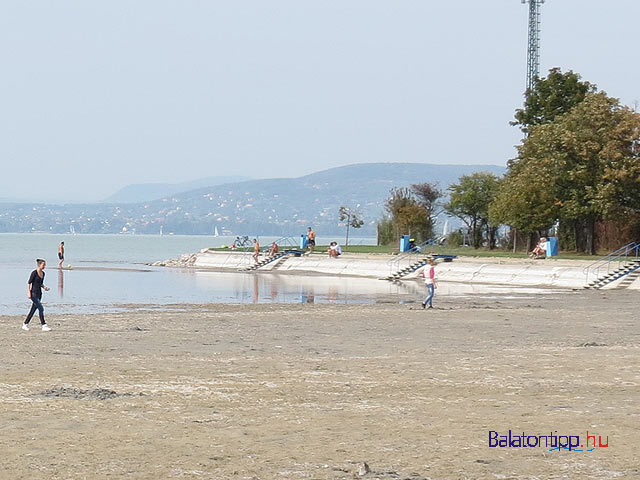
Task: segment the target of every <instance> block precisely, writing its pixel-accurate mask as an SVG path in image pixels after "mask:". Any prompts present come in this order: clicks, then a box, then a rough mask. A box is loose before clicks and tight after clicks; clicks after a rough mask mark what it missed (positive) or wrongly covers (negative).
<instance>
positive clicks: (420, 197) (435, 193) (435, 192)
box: [411, 182, 442, 232]
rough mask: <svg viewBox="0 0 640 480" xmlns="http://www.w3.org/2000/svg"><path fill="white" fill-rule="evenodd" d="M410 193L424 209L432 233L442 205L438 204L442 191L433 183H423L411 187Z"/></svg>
mask: <svg viewBox="0 0 640 480" xmlns="http://www.w3.org/2000/svg"><path fill="white" fill-rule="evenodd" d="M411 192H412V193H413V195H414V198H415V199H416V200H417V202H418V204H420V205H421V206H422V207H423V208H424V210H425V213H426V215H427V218H428V219H429V222H430V223H431V231H432V232H433V226H434V224H435V220H436V217H437V216H438V215H439V214H440V212H441V210H442V205H441V204H440V202H439V200H440V199H441V198H442V190H440V189H439V188H438V186H437V185H436V184H435V183H430V182H425V183H414V184H413V185H411Z"/></svg>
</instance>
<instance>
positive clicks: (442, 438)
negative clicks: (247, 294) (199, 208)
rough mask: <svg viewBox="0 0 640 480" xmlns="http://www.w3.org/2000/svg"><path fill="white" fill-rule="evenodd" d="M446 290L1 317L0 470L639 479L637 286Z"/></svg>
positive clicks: (15, 473)
mask: <svg viewBox="0 0 640 480" xmlns="http://www.w3.org/2000/svg"><path fill="white" fill-rule="evenodd" d="M437 300H438V301H437V302H436V306H437V307H438V308H436V309H434V310H432V311H423V310H422V309H421V308H419V306H417V305H396V304H378V305H306V304H305V305H303V304H299V305H256V306H253V305H251V306H231V305H193V306H183V305H181V306H176V307H174V308H172V307H167V308H162V309H159V308H154V307H148V308H146V309H139V308H137V307H134V306H130V310H129V311H127V312H123V313H112V314H95V315H82V316H55V317H54V316H52V317H51V318H50V319H49V322H50V324H51V326H52V327H53V328H54V331H52V332H49V333H43V332H41V331H40V329H39V327H38V324H37V320H35V319H34V322H33V323H32V325H33V328H32V330H31V331H30V332H23V331H22V330H20V328H19V325H20V322H21V317H15V316H14V317H7V316H0V452H2V455H0V478H2V479H5V478H7V479H85V478H87V479H107V478H118V479H120V478H134V479H165V478H194V479H195V478H212V479H227V478H229V479H244V478H247V479H254V478H258V479H289V478H290V479H303V478H305V479H306V478H313V479H343V478H345V479H351V478H354V476H355V477H358V475H357V473H356V472H357V470H358V466H359V464H360V463H361V462H367V463H368V464H369V466H370V467H371V470H372V473H369V474H368V475H366V476H365V477H364V478H384V479H413V480H418V479H426V478H432V479H441V478H444V479H466V478H470V479H476V478H481V479H509V478H511V479H516V478H517V479H556V478H557V479H559V478H571V479H573V478H581V479H605V478H614V477H615V478H640V461H639V460H638V458H639V456H638V445H639V444H638V438H639V434H640V326H639V325H638V320H637V318H638V315H637V305H638V293H637V292H632V291H608V292H602V291H600V292H578V293H566V294H561V295H555V296H554V297H552V298H538V297H536V298H535V299H526V298H525V299H509V300H497V299H491V298H481V299H476V300H472V299H465V300H460V299H454V298H445V297H442V298H441V299H437ZM509 429H512V430H513V431H514V434H515V432H520V433H521V432H522V431H525V432H527V433H528V434H531V435H534V434H537V435H546V434H548V433H549V432H550V431H551V430H557V431H558V432H559V433H560V434H566V435H582V436H584V435H585V433H586V430H589V432H590V433H596V434H599V435H602V436H603V439H604V437H605V436H607V435H608V436H609V446H608V447H607V448H598V449H596V450H595V451H593V452H575V451H574V452H568V451H553V452H549V451H548V449H545V448H525V449H515V448H511V449H507V448H489V447H488V432H489V430H496V431H499V432H500V434H504V433H506V432H507V431H508V430H509Z"/></svg>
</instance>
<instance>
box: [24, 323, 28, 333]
mask: <svg viewBox="0 0 640 480" xmlns="http://www.w3.org/2000/svg"><path fill="white" fill-rule="evenodd" d="M22 329H23V330H25V331H27V332H28V331H29V327H27V324H26V323H23V324H22Z"/></svg>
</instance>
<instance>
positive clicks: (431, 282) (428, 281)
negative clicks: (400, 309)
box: [422, 258, 437, 308]
mask: <svg viewBox="0 0 640 480" xmlns="http://www.w3.org/2000/svg"><path fill="white" fill-rule="evenodd" d="M435 266H436V262H435V261H434V260H433V259H432V258H430V259H429V265H428V266H427V267H424V269H423V270H422V277H423V278H424V284H425V285H426V287H427V293H428V294H427V298H425V299H424V302H422V308H427V306H428V307H429V308H433V294H434V293H435V290H436V288H437V286H436V269H435Z"/></svg>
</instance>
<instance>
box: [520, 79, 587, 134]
mask: <svg viewBox="0 0 640 480" xmlns="http://www.w3.org/2000/svg"><path fill="white" fill-rule="evenodd" d="M595 91H596V87H595V85H592V84H591V83H589V82H585V81H581V80H580V75H578V74H577V73H574V72H572V71H568V72H566V73H562V71H561V70H560V69H559V68H552V69H551V70H549V74H548V75H547V77H546V78H540V79H538V80H537V81H536V83H535V85H534V87H533V89H532V90H529V91H527V92H526V94H525V103H524V108H522V109H518V110H516V113H515V118H516V120H515V121H514V122H512V123H511V124H512V125H517V126H519V127H520V129H521V130H522V131H523V132H524V133H526V134H529V133H530V131H531V128H532V127H534V126H536V125H544V124H545V123H551V122H553V121H554V120H555V119H556V118H558V117H559V116H560V115H564V114H565V113H567V112H568V111H570V110H571V109H572V108H573V107H575V106H576V105H578V104H579V103H580V102H582V101H583V100H584V99H585V97H586V96H587V94H588V93H594V92H595Z"/></svg>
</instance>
